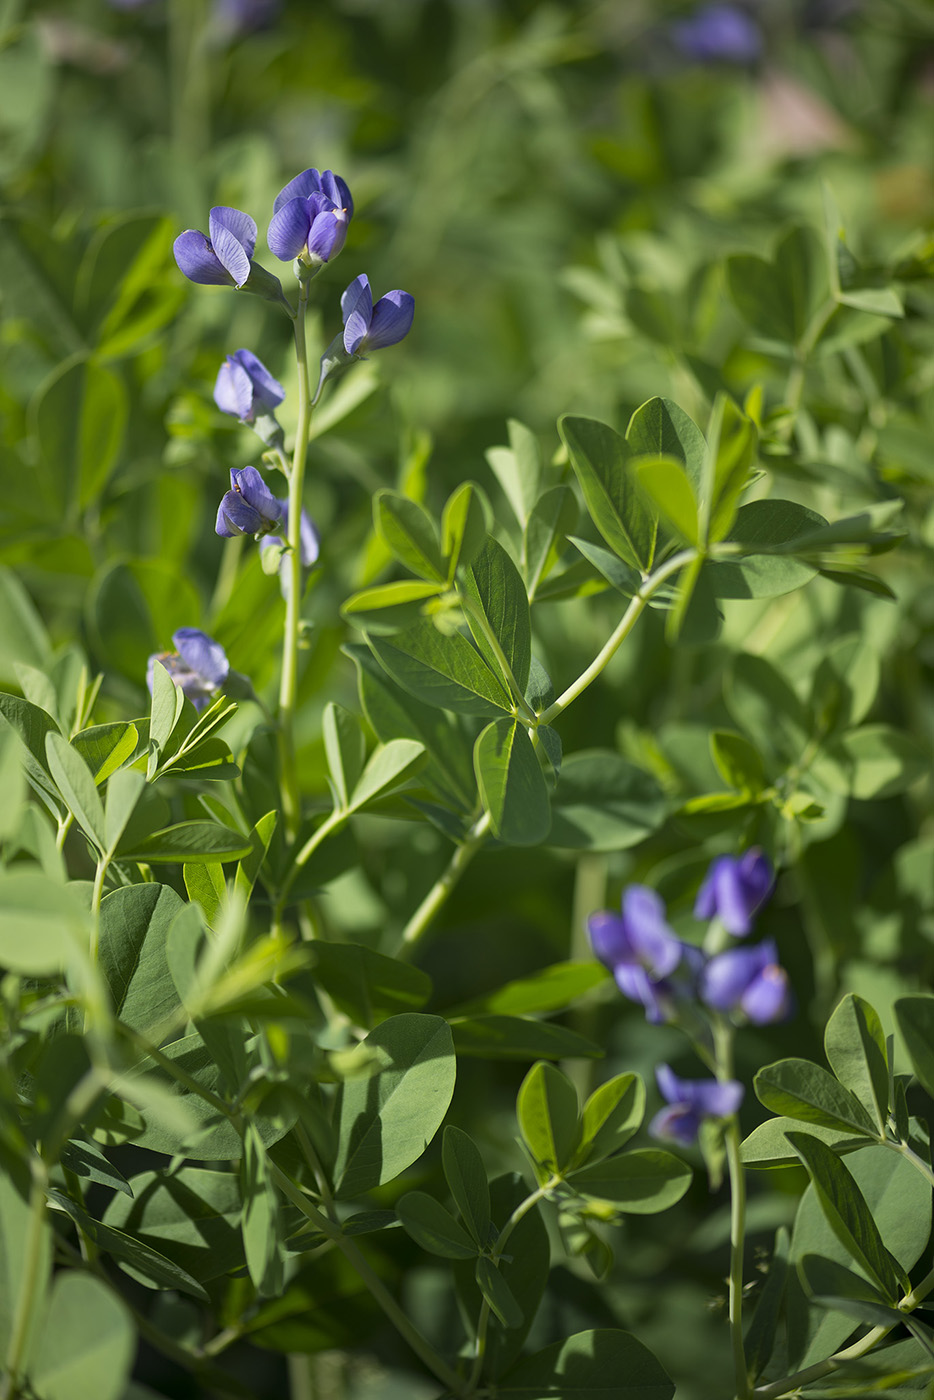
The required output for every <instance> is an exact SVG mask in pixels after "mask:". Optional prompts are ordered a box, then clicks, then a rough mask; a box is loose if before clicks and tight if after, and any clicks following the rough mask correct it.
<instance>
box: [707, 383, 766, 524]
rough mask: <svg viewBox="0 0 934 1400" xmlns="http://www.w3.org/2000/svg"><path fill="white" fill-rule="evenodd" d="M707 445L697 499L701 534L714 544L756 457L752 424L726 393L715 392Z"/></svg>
mask: <svg viewBox="0 0 934 1400" xmlns="http://www.w3.org/2000/svg"><path fill="white" fill-rule="evenodd" d="M708 437H709V448H708V452H707V456H706V459H705V463H704V475H703V483H702V486H701V490H700V492H699V498H700V517H701V535H702V537H703V538H704V540H706V541H708V542H710V543H716V541H718V540H722V539H723V538H724V536H725V535H726V534H727V533H728V532H729V529H730V526H731V525H732V524H733V520H734V518H735V516H736V509H737V504H738V501H739V498H740V496H741V494H742V492H743V490H744V488H745V487H746V484H747V482H748V480H749V473H750V470H751V468H752V464H753V462H754V461H755V459H756V448H757V446H758V434H757V432H756V428H755V424H754V423H753V422H752V421H751V420H750V419H749V418H747V417H746V415H745V414H744V413H742V412H741V411H740V409H738V408H737V407H736V404H735V403H734V402H733V400H732V399H731V398H728V397H727V395H726V394H718V395H717V397H716V399H715V400H714V405H713V409H712V411H711V415H710V429H709V433H708Z"/></svg>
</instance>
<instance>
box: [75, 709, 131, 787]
mask: <svg viewBox="0 0 934 1400" xmlns="http://www.w3.org/2000/svg"><path fill="white" fill-rule="evenodd" d="M138 743H139V730H138V729H137V728H136V725H135V724H124V723H122V722H119V721H118V722H116V723H114V724H95V725H92V726H91V728H90V729H82V730H81V733H80V734H76V735H75V737H74V738H73V739H72V741H71V745H72V748H73V749H75V751H76V752H77V753H79V754H80V755H81V757H82V758H83V759H84V761H85V763H86V764H87V765H88V767H89V768H90V770H91V773H92V774H93V776H94V781H95V783H97V785H98V787H99V786H100V784H101V783H103V782H104V781H105V780H106V779H107V778H109V777H110V775H111V773H115V772H116V771H117V769H118V768H121V767H122V766H123V764H124V763H126V761H127V759H128V758H130V757H131V755H132V754H134V753H135V752H136V747H137V745H138Z"/></svg>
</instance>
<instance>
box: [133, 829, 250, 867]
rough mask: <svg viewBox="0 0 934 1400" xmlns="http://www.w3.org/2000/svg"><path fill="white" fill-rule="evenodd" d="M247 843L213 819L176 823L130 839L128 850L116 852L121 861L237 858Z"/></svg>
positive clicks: (246, 847)
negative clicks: (148, 834)
mask: <svg viewBox="0 0 934 1400" xmlns="http://www.w3.org/2000/svg"><path fill="white" fill-rule="evenodd" d="M250 849H251V848H250V842H249V840H248V839H247V838H245V837H243V836H241V835H240V833H239V832H238V831H231V829H230V828H229V827H226V826H219V825H218V824H217V823H216V822H199V821H189V822H179V823H178V824H177V825H176V826H167V827H165V828H164V829H163V830H162V831H154V832H153V833H152V835H151V836H149V837H147V838H146V839H145V840H137V841H134V842H133V848H132V850H121V851H118V855H119V857H120V859H121V860H138V861H145V862H146V864H147V865H152V864H154V863H157V862H163V861H227V860H239V859H240V858H241V857H243V856H247V855H249V853H250Z"/></svg>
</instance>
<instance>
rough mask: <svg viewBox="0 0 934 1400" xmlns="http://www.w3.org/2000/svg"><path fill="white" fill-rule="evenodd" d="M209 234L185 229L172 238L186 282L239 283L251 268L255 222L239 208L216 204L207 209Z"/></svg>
mask: <svg viewBox="0 0 934 1400" xmlns="http://www.w3.org/2000/svg"><path fill="white" fill-rule="evenodd" d="M208 230H209V234H210V236H209V237H207V238H206V237H205V235H204V234H203V233H201V232H200V231H199V230H198V229H193V228H190V229H186V230H185V232H184V233H180V234H179V235H178V237H177V238H176V240H175V244H174V250H173V251H174V253H175V261H176V262H177V263H178V266H179V270H180V271H181V272H183V273H184V275H185V276H186V277H187V278H188V280H189V282H200V283H201V284H202V285H204V286H216V287H242V286H243V285H244V284H245V282H246V281H247V279H248V278H249V276H250V273H251V272H252V270H253V264H252V259H253V250H254V249H255V247H256V224H255V223H254V222H253V220H252V219H251V218H250V216H249V214H244V213H243V212H242V211H241V210H239V209H229V208H227V207H226V206H225V205H218V206H216V207H215V208H214V209H212V210H211V213H210V215H209V221H208Z"/></svg>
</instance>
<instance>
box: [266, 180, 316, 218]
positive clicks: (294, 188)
mask: <svg viewBox="0 0 934 1400" xmlns="http://www.w3.org/2000/svg"><path fill="white" fill-rule="evenodd" d="M320 189H321V176H320V175H319V174H318V172H317V170H303V171H302V173H301V175H296V176H295V179H294V180H290V181H289V183H288V184H287V185H285V186H284V187H283V188H282V189H281V190H280V191H279V193H278V194H277V195H276V197H275V199H274V201H273V206H272V212H273V213H274V214H278V212H279V210H280V209H281V208H282V206H283V205H284V204H288V202H289V200H290V199H307V198H308V196H309V195H310V194H316V193H317V192H318V191H319V190H320Z"/></svg>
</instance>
